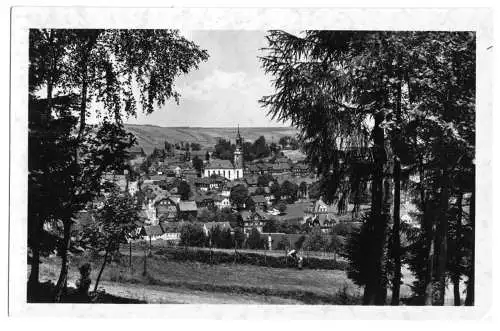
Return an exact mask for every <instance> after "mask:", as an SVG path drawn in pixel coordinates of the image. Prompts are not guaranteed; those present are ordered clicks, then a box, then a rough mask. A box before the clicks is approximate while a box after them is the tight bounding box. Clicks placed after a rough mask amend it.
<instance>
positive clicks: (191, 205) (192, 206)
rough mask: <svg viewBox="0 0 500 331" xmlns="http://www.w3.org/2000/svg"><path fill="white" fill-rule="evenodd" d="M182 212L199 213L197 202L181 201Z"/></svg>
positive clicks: (180, 208)
mask: <svg viewBox="0 0 500 331" xmlns="http://www.w3.org/2000/svg"><path fill="white" fill-rule="evenodd" d="M179 210H180V211H198V207H197V206H196V201H179Z"/></svg>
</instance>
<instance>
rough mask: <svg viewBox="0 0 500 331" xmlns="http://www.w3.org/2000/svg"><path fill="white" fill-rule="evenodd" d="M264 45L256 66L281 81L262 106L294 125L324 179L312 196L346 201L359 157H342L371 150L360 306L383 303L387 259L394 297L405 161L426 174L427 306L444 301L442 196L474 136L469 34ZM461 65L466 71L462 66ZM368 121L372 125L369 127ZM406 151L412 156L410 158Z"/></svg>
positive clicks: (330, 35) (353, 36)
mask: <svg viewBox="0 0 500 331" xmlns="http://www.w3.org/2000/svg"><path fill="white" fill-rule="evenodd" d="M268 43H269V48H268V49H267V50H268V52H269V56H265V57H264V58H262V61H263V65H264V69H265V70H266V72H268V73H270V74H272V75H274V76H277V79H276V80H275V89H276V93H275V94H273V95H270V96H267V97H264V98H263V99H262V104H263V105H264V106H266V107H269V113H270V114H271V115H272V116H274V117H276V118H278V119H280V120H291V121H292V122H293V124H294V125H296V126H297V127H299V129H300V133H299V138H300V140H301V141H302V142H303V148H304V150H305V151H306V153H307V154H308V156H309V159H310V160H311V163H312V165H313V167H315V168H317V169H318V174H319V175H320V183H319V185H318V186H319V191H320V192H318V193H321V195H323V197H324V199H325V200H327V201H331V200H333V199H334V198H335V196H336V193H337V192H338V191H340V192H341V193H340V194H341V196H342V197H343V196H344V195H345V194H346V193H347V194H348V193H349V191H348V190H347V191H345V189H344V188H345V186H346V185H345V182H346V178H348V177H347V174H348V173H349V169H350V168H352V166H353V164H355V163H356V162H357V161H356V162H354V163H353V162H352V161H353V160H352V159H351V158H350V157H347V158H346V156H349V154H350V153H346V151H349V150H351V147H356V148H357V147H368V146H371V148H370V149H371V150H370V153H369V154H370V155H369V156H370V158H371V159H372V161H371V163H372V164H371V165H370V169H371V174H370V178H371V188H372V191H371V212H370V215H369V217H368V218H367V219H366V221H367V223H368V224H367V226H366V228H365V229H364V231H367V232H368V233H367V234H366V236H367V237H369V238H371V241H369V243H370V245H371V246H370V248H369V249H368V251H369V252H370V253H372V254H373V255H372V261H374V262H373V263H371V264H368V265H367V268H366V269H365V270H364V272H366V273H368V274H369V275H370V277H365V278H364V279H365V280H366V282H367V283H366V284H365V292H364V303H365V304H384V303H385V299H386V288H387V286H386V285H387V283H388V279H387V277H388V275H389V271H390V270H389V269H390V264H392V263H393V265H394V266H395V267H394V268H395V272H394V278H393V300H392V301H393V303H394V304H396V303H397V302H398V300H399V298H398V288H399V278H400V273H399V271H398V269H400V261H401V250H400V248H399V247H400V238H399V232H400V231H401V230H400V226H399V225H400V224H399V211H398V207H399V203H400V202H399V200H400V198H399V191H400V188H399V183H400V182H401V178H398V177H400V176H399V175H400V171H399V169H400V168H401V166H400V165H399V163H401V164H403V165H404V164H406V165H407V166H410V167H412V166H415V168H414V169H418V168H419V169H420V170H419V172H420V174H421V175H422V176H421V178H422V179H421V183H422V185H423V186H424V187H423V188H421V192H422V193H423V194H422V195H421V196H422V197H423V198H422V199H421V201H422V203H421V206H423V209H422V214H423V215H422V223H423V224H422V225H423V226H422V236H423V237H422V238H421V245H422V251H421V253H419V254H423V255H427V266H425V267H424V268H420V269H421V270H425V271H423V272H422V273H420V271H416V272H417V274H418V275H419V276H418V277H419V278H420V277H421V276H420V274H422V276H423V277H424V280H423V281H422V282H421V283H422V284H423V288H427V291H424V292H425V293H424V296H425V297H426V298H427V299H428V300H427V302H428V303H429V302H430V301H431V300H430V298H431V297H435V298H437V300H436V303H437V304H442V302H443V300H442V297H443V294H444V284H445V280H446V279H445V278H446V276H445V275H446V272H445V271H446V256H447V255H448V254H447V241H448V238H447V237H448V233H449V231H448V228H449V227H448V221H447V220H449V217H447V214H448V213H449V202H448V200H449V197H450V194H449V193H450V189H451V187H452V186H453V184H452V181H451V178H450V174H451V173H450V169H454V168H455V167H456V164H457V161H458V160H459V159H468V158H469V157H470V155H472V154H471V151H472V150H473V148H472V149H470V147H471V146H473V145H474V142H473V141H474V140H473V139H470V138H471V137H472V136H473V134H474V128H472V127H469V126H468V125H467V124H466V123H467V122H468V121H470V120H471V119H472V118H474V102H473V101H474V93H475V90H474V83H473V81H474V77H475V71H474V68H473V63H474V56H475V55H474V45H475V39H474V36H473V35H472V34H470V33H445V32H344V31H307V32H305V33H304V34H303V35H301V36H295V35H291V34H288V33H285V32H282V31H273V32H271V33H270V34H269V36H268ZM417 54H419V55H417ZM462 61H463V63H464V64H465V65H464V66H458V65H457V64H458V63H461V62H462ZM285 100H286V101H285ZM367 119H370V122H371V123H372V124H370V125H368V126H367V125H366V123H367V121H366V120H367ZM466 119H467V120H466ZM324 123H328V125H324ZM458 128H460V129H458ZM359 150H361V149H359ZM409 151H411V152H413V156H416V158H414V159H412V158H411V157H410V158H408V156H409V155H410V156H411V154H412V153H409ZM460 155H462V157H460ZM463 155H467V156H465V157H464V156H463ZM389 159H392V160H394V163H395V167H394V182H395V184H396V191H395V193H396V194H395V195H394V199H395V201H394V202H393V204H397V205H398V206H396V208H395V209H393V215H392V216H393V217H392V218H393V221H394V224H395V226H393V227H392V234H391V236H387V231H388V229H389V227H388V224H389V221H390V215H388V213H387V211H386V208H384V200H385V201H387V199H386V198H385V197H384V195H385V193H384V192H385V191H387V192H389V190H385V189H384V181H385V182H387V178H384V176H385V174H386V173H387V171H386V170H385V169H386V168H387V167H388V166H389V164H388V160H389ZM341 160H342V161H343V164H342V162H340V161H341ZM458 163H460V162H458ZM468 168H469V169H470V166H468ZM436 183H439V184H437V185H436ZM357 184H359V183H357ZM357 184H356V185H354V187H356V186H358V187H359V186H360V185H357ZM315 189H316V188H311V192H310V193H311V196H315V195H316V191H315ZM468 189H469V188H468ZM355 191H356V190H355ZM435 192H440V194H436V193H435ZM438 210H439V211H440V212H438V213H437V214H435V213H436V211H438ZM433 213H434V215H439V216H438V217H436V216H431V215H432V214H433ZM362 232H363V231H362ZM389 238H391V239H390V242H391V245H390V246H391V248H390V253H389V254H388V252H387V249H388V245H387V242H388V241H389ZM388 257H390V258H391V260H392V261H391V263H389V261H388ZM419 281H420V280H419ZM434 285H435V286H434ZM419 286H420V285H419ZM419 291H420V290H419ZM432 292H434V293H432ZM434 294H435V295H434Z"/></svg>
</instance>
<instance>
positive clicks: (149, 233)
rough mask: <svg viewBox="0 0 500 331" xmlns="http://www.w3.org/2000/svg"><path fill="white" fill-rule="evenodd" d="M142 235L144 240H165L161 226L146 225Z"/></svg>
mask: <svg viewBox="0 0 500 331" xmlns="http://www.w3.org/2000/svg"><path fill="white" fill-rule="evenodd" d="M140 235H141V236H142V237H143V239H144V240H149V241H150V242H151V240H158V239H163V238H162V236H163V229H162V227H161V226H160V225H144V226H143V227H142V229H141V232H140Z"/></svg>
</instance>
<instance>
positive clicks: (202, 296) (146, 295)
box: [102, 282, 302, 305]
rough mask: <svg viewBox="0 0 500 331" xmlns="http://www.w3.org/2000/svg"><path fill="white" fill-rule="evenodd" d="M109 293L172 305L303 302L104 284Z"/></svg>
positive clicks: (161, 287)
mask: <svg viewBox="0 0 500 331" xmlns="http://www.w3.org/2000/svg"><path fill="white" fill-rule="evenodd" d="M102 287H103V288H104V289H105V290H106V292H107V293H109V294H112V295H116V296H120V297H125V298H131V299H139V300H144V301H146V302H147V303H157V304H158V303H163V304H165V303H171V304H275V305H278V304H286V305H295V304H302V302H300V301H297V300H292V299H284V298H280V297H273V296H262V295H250V294H245V295H242V294H238V295H231V294H226V293H217V292H203V291H195V290H188V289H181V288H170V287H165V286H154V285H142V284H141V285H136V284H119V283H113V282H102Z"/></svg>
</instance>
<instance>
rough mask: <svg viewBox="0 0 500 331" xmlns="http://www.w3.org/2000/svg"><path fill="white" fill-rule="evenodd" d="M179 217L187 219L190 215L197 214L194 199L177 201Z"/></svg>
mask: <svg viewBox="0 0 500 331" xmlns="http://www.w3.org/2000/svg"><path fill="white" fill-rule="evenodd" d="M178 207H179V219H182V220H187V219H188V218H189V217H190V216H192V217H196V216H198V206H197V205H196V201H182V200H181V201H179V204H178Z"/></svg>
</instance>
